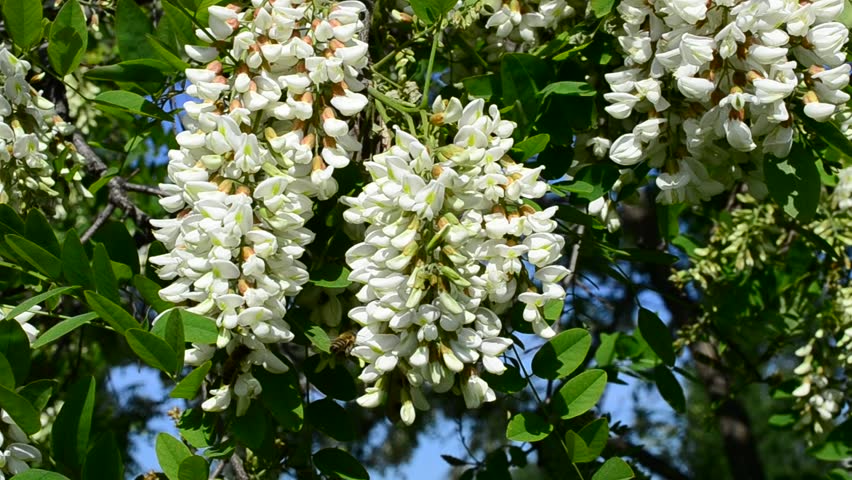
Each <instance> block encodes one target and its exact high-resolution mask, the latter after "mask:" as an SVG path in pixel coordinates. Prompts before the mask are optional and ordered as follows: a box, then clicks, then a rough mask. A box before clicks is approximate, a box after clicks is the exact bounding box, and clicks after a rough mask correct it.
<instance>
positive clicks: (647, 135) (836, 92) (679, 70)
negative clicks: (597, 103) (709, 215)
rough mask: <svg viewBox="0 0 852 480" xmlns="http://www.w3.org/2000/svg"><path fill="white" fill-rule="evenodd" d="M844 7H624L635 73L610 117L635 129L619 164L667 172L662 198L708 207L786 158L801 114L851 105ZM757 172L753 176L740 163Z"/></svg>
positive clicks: (821, 114)
mask: <svg viewBox="0 0 852 480" xmlns="http://www.w3.org/2000/svg"><path fill="white" fill-rule="evenodd" d="M843 4H844V2H843V0H816V1H812V2H799V1H798V0H710V1H707V2H703V1H702V2H698V1H693V0H653V1H646V0H625V1H622V2H620V3H619V5H618V7H617V9H618V13H619V14H620V17H621V19H622V20H623V21H624V27H623V33H622V35H620V36H619V37H618V41H619V43H620V45H621V47H622V49H623V51H624V54H625V56H626V58H625V67H624V68H623V69H621V70H620V71H617V72H613V73H610V74H607V75H606V80H607V82H608V83H609V85H610V88H611V89H612V92H610V93H607V94H605V95H604V98H605V99H606V100H607V101H608V102H609V103H610V105H609V106H607V107H606V110H607V112H609V114H610V115H612V116H613V117H615V118H616V119H629V121H630V123H629V125H630V126H632V132H631V133H628V134H625V135H622V136H620V137H619V138H617V139H616V140H615V141H613V143H612V146H611V148H610V158H611V159H612V160H613V161H614V162H616V163H618V164H619V165H623V166H631V165H635V164H637V163H639V162H641V161H643V160H647V161H649V162H650V165H651V166H652V167H655V168H660V169H661V172H662V173H661V174H660V175H659V177H658V178H657V185H658V186H659V188H660V189H661V192H660V195H659V197H658V201H661V202H665V203H673V202H683V201H697V200H706V199H708V198H709V197H711V196H712V195H715V194H717V193H719V192H721V191H722V190H723V189H724V188H725V187H726V186H729V185H730V184H731V183H732V182H733V181H735V180H739V179H742V178H744V177H747V176H749V175H754V176H756V177H758V178H759V177H762V170H761V167H760V166H761V165H762V163H761V162H762V158H763V155H765V154H770V155H774V156H776V157H779V158H783V157H786V156H787V155H788V154H789V152H790V148H791V146H792V143H793V137H794V128H793V123H794V119H795V118H794V117H795V115H796V111H797V110H798V109H799V108H800V107H801V108H802V109H803V111H804V114H805V115H807V116H808V117H811V118H813V119H815V120H817V121H820V122H822V121H826V120H828V119H829V118H831V117H832V115H833V114H834V113H835V112H836V111H837V105H840V104H843V103H845V102H846V101H847V100H849V95H848V94H846V93H845V92H844V91H843V89H844V88H845V87H846V86H847V85H848V83H849V73H850V66H849V65H848V64H846V63H844V62H845V60H846V55H845V52H844V45H845V43H846V41H847V38H848V34H849V32H848V30H847V28H846V27H845V26H844V25H843V24H841V23H839V22H837V21H835V20H836V19H837V18H838V16H839V15H840V14H841V12H842V11H843ZM747 162H751V164H752V165H751V167H752V168H753V170H752V171H751V172H746V173H743V171H742V170H743V168H744V167H742V166H741V165H742V164H744V163H747Z"/></svg>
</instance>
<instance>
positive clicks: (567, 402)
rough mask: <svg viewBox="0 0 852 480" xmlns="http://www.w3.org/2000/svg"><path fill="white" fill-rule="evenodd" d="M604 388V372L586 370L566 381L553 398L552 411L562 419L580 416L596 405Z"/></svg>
mask: <svg viewBox="0 0 852 480" xmlns="http://www.w3.org/2000/svg"><path fill="white" fill-rule="evenodd" d="M605 388H606V372H604V371H603V370H597V369H592V370H587V371H585V372H583V373H581V374H579V375H577V376H576V377H574V378H572V379H571V380H568V382H566V383H565V385H563V386H562V388H560V389H559V391H558V392H556V396H555V397H554V398H553V411H554V412H555V413H557V414H558V415H559V416H560V417H562V418H564V419H569V418H574V417H577V416H579V415H582V414H584V413H586V412H588V411H589V410H591V409H592V407H594V406H595V404H596V403H598V400H600V398H601V395H603V392H604V389H605Z"/></svg>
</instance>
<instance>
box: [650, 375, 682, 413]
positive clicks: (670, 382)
mask: <svg viewBox="0 0 852 480" xmlns="http://www.w3.org/2000/svg"><path fill="white" fill-rule="evenodd" d="M654 380H656V384H657V390H659V392H660V395H662V397H663V399H664V400H665V401H666V402H667V403H668V404H669V405H671V407H672V408H673V409H674V410H675V411H676V412H678V413H683V412H684V411H686V397H684V395H683V388H681V386H680V383H678V381H677V378H675V376H674V374H673V373H672V372H671V371H670V370H669V369H668V368H667V367H665V366H664V365H657V366H656V367H655V368H654Z"/></svg>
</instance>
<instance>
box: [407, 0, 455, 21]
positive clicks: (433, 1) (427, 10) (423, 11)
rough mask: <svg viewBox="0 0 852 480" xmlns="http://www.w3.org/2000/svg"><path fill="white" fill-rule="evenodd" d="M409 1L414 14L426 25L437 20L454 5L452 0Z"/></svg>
mask: <svg viewBox="0 0 852 480" xmlns="http://www.w3.org/2000/svg"><path fill="white" fill-rule="evenodd" d="M410 3H411V8H412V10H414V14H415V15H417V18H419V19H420V20H422V21H423V23H425V24H426V25H431V24H433V23H435V22H437V21H438V20H439V19H440V18H441V17H443V16H444V15H446V14H447V13H449V11H450V10H452V9H453V7H454V6H455V5H456V2H455V1H454V0H411V2H410Z"/></svg>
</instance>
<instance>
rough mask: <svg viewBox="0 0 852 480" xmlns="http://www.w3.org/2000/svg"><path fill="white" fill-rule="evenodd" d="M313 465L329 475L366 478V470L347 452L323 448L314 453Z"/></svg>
mask: <svg viewBox="0 0 852 480" xmlns="http://www.w3.org/2000/svg"><path fill="white" fill-rule="evenodd" d="M314 466H315V467H317V469H318V470H319V471H320V472H321V473H323V474H325V475H328V476H329V477H332V478H341V479H343V480H368V479H369V478H370V475H369V474H367V470H366V469H365V468H364V466H363V465H361V464H360V463H359V462H358V460H356V459H355V457H353V456H352V455H350V454H349V453H348V452H345V451H343V450H341V449H339V448H324V449H322V450H320V451H318V452H316V453H314Z"/></svg>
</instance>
